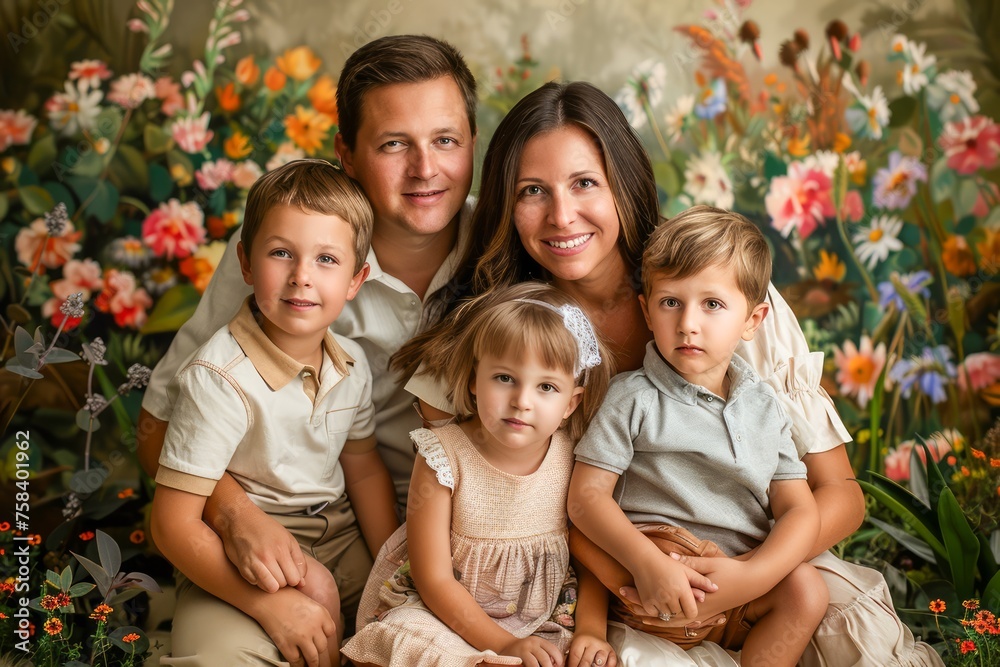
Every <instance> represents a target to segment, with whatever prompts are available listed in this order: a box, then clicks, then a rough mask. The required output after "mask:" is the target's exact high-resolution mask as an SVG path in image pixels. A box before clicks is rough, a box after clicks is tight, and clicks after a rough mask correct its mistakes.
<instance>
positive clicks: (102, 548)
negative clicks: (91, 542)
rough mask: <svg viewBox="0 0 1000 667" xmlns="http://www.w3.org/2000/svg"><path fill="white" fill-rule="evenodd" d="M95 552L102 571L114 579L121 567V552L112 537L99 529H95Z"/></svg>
mask: <svg viewBox="0 0 1000 667" xmlns="http://www.w3.org/2000/svg"><path fill="white" fill-rule="evenodd" d="M97 553H98V554H99V555H100V557H101V566H102V567H104V571H105V572H107V573H108V575H109V576H110V577H111V578H112V579H114V578H115V575H117V574H118V570H120V569H121V567H122V552H121V549H119V548H118V543H117V542H115V540H114V538H113V537H111V536H110V535H108V534H107V533H105V532H104V531H101V530H98V531H97Z"/></svg>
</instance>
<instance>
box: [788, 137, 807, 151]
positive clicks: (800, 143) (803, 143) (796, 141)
mask: <svg viewBox="0 0 1000 667" xmlns="http://www.w3.org/2000/svg"><path fill="white" fill-rule="evenodd" d="M788 154H789V155H791V156H792V157H805V156H806V155H808V154H809V135H808V134H803V135H802V136H801V137H792V138H791V139H789V140H788Z"/></svg>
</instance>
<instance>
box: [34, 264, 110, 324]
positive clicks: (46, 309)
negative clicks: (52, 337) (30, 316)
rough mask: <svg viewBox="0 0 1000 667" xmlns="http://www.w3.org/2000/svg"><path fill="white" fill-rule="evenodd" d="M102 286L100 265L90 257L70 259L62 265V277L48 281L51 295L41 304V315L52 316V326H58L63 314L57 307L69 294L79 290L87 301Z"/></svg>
mask: <svg viewBox="0 0 1000 667" xmlns="http://www.w3.org/2000/svg"><path fill="white" fill-rule="evenodd" d="M103 288H104V281H103V280H102V279H101V265H100V264H98V263H97V262H95V261H94V260H92V259H84V260H77V259H71V260H69V261H68V262H66V266H64V267H63V277H62V279H60V280H53V281H52V282H51V283H49V289H51V290H52V294H53V297H52V298H51V299H49V300H48V301H46V302H45V303H44V304H42V315H43V316H45V317H51V318H52V324H53V326H59V323H60V321H61V320H62V318H63V314H62V313H61V312H60V311H59V307H60V306H61V305H62V304H63V302H64V301H66V299H67V298H68V297H69V295H70V294H76V293H77V292H81V293H82V294H83V297H82V298H83V300H84V301H89V300H90V296H91V294H92V293H93V292H97V291H100V290H101V289H103Z"/></svg>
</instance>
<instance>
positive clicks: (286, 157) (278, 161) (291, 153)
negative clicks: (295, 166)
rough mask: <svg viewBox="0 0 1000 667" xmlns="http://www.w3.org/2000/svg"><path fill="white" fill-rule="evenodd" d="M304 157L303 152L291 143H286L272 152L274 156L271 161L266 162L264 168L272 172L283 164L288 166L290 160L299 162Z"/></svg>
mask: <svg viewBox="0 0 1000 667" xmlns="http://www.w3.org/2000/svg"><path fill="white" fill-rule="evenodd" d="M305 156H306V154H305V151H303V150H302V149H301V148H298V147H297V146H296V145H295V144H293V143H292V142H290V141H286V142H284V143H282V144H281V145H279V146H278V148H277V150H275V151H274V155H272V156H271V159H270V160H268V161H267V164H266V165H264V167H265V168H266V169H267V170H268V171H274V170H275V169H277V168H278V167H280V166H281V165H283V164H288V163H289V162H291V161H292V160H301V159H302V158H304V157H305Z"/></svg>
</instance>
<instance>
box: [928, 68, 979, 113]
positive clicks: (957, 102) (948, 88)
mask: <svg viewBox="0 0 1000 667" xmlns="http://www.w3.org/2000/svg"><path fill="white" fill-rule="evenodd" d="M975 95H976V81H975V79H973V78H972V74H971V73H970V72H968V71H961V72H959V71H958V70H953V69H950V70H948V71H947V72H942V73H941V74H938V75H937V76H936V77H934V80H933V81H931V82H930V84H928V86H927V106H929V107H930V108H931V109H933V110H934V111H936V112H938V114H939V115H940V117H941V122H942V123H950V122H952V121H957V120H965V119H966V118H968V117H969V116H971V115H973V114H975V113H978V112H979V102H977V101H976V97H975Z"/></svg>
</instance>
